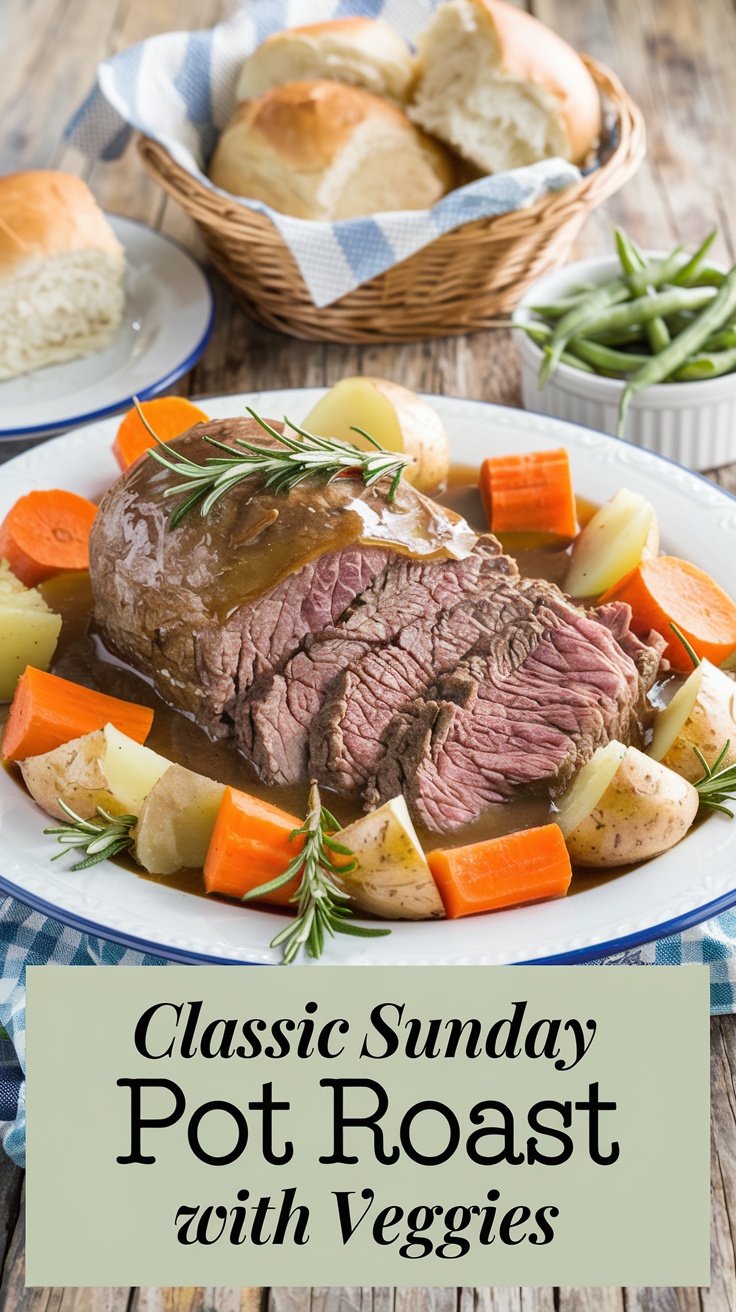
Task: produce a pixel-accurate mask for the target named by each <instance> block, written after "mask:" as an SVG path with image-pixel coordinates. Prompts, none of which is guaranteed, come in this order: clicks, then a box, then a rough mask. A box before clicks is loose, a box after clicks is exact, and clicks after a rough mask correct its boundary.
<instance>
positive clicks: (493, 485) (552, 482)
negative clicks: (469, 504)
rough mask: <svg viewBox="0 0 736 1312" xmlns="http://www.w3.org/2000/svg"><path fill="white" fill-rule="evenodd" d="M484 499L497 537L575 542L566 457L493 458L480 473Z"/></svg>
mask: <svg viewBox="0 0 736 1312" xmlns="http://www.w3.org/2000/svg"><path fill="white" fill-rule="evenodd" d="M479 483H480V495H481V499H482V501H483V508H484V510H485V512H486V517H487V519H488V524H489V527H490V528H491V529H492V530H493V532H494V533H556V534H559V536H560V537H564V538H574V537H575V534H576V533H577V531H578V526H577V522H576V519H575V496H574V493H573V490H572V482H571V480H570V461H569V459H568V455H567V451H566V450H565V449H564V447H560V448H559V450H557V451H530V452H528V453H526V454H524V455H519V456H491V457H489V459H488V460H484V461H483V464H482V465H481V469H480V480H479Z"/></svg>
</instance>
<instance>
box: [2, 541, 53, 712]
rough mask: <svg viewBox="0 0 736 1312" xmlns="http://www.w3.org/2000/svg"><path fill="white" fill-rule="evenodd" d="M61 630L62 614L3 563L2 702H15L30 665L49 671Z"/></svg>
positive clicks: (3, 561)
mask: <svg viewBox="0 0 736 1312" xmlns="http://www.w3.org/2000/svg"><path fill="white" fill-rule="evenodd" d="M60 631H61V615H55V614H54V612H53V611H52V610H51V607H50V606H47V604H46V602H45V601H44V599H43V597H42V596H41V593H40V592H39V591H38V589H37V588H26V587H25V586H24V584H22V583H21V582H20V580H19V579H17V578H16V577H15V575H14V574H13V573H12V572H11V570H10V566H9V565H8V562H7V560H0V701H3V702H5V701H11V700H12V698H13V696H14V694H15V689H16V687H17V684H18V680H19V678H20V676H21V675H22V674H23V672H24V671H25V669H26V666H28V665H33V666H34V667H35V669H37V670H47V669H48V668H49V665H50V664H51V658H52V656H53V654H54V652H55V651H56V644H57V642H58V639H59V633H60Z"/></svg>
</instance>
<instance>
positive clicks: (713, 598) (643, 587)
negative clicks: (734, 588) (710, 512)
mask: <svg viewBox="0 0 736 1312" xmlns="http://www.w3.org/2000/svg"><path fill="white" fill-rule="evenodd" d="M600 600H601V602H605V601H626V602H628V604H629V606H631V610H632V618H631V627H632V629H633V630H634V632H635V633H638V634H640V635H641V636H645V635H646V634H647V633H649V631H650V629H656V631H657V633H661V635H662V637H663V638H666V639H667V648H666V650H665V653H664V654H665V656H666V657H667V659H668V660H669V661H670V662H671V664H672V666H673V667H674V669H676V670H691V669H692V661H691V660H690V657H689V656H688V654H687V652H686V651H685V648H684V647H683V645H682V643H681V642H680V640H679V638H677V637H676V636H675V634H674V632H673V631H672V629H671V628H670V624H671V623H674V624H676V625H677V627H678V628H679V629H680V630H681V632H682V633H683V634H684V636H685V637H686V638H687V641H688V642H689V643H690V646H691V647H692V648H693V651H695V653H696V655H698V656H700V657H703V656H705V657H707V659H708V660H709V661H712V662H713V664H714V665H720V663H721V661H723V660H725V659H726V657H727V656H728V655H730V653H731V652H732V651H733V650H734V647H736V605H735V604H734V602H733V601H732V600H731V598H730V597H729V596H727V595H726V593H725V592H724V591H723V589H722V588H719V587H718V584H717V583H714V582H713V579H712V578H710V576H709V575H708V574H704V573H703V571H702V569H697V568H696V566H695V565H691V564H690V563H689V561H687V560H678V559H677V558H676V557H675V556H656V557H655V558H654V559H653V560H642V561H641V562H640V564H639V565H637V567H636V569H635V570H634V571H633V573H632V574H629V575H628V576H627V577H626V578H625V579H622V580H621V581H620V582H619V583H617V584H616V585H615V586H614V587H613V588H610V589H609V590H608V592H605V593H604V594H603V596H602V597H601V598H600Z"/></svg>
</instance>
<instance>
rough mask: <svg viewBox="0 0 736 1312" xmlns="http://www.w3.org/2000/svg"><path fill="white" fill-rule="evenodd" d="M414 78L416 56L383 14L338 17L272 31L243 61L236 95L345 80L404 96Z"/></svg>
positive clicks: (249, 95)
mask: <svg viewBox="0 0 736 1312" xmlns="http://www.w3.org/2000/svg"><path fill="white" fill-rule="evenodd" d="M413 77H414V57H413V55H412V53H411V51H410V49H409V47H408V45H407V44H406V42H405V41H403V40H402V38H401V37H400V36H399V35H398V34H397V33H396V32H394V30H393V28H391V27H389V26H388V23H384V22H383V21H382V20H381V19H380V18H338V19H336V20H335V21H334V22H331V23H313V24H312V25H311V26H309V27H292V28H289V29H288V30H287V31H285V32H274V34H273V36H270V37H269V38H268V40H267V41H264V42H263V45H261V46H259V47H258V49H257V50H256V51H255V53H254V54H252V55H251V56H250V59H247V60H246V61H245V64H244V65H243V71H242V73H241V74H240V79H239V81H238V86H237V90H236V93H235V94H236V98H237V99H238V100H250V99H251V98H252V97H253V96H262V95H263V93H264V91H271V90H272V88H273V87H281V86H283V85H284V83H285V82H313V81H315V80H317V79H320V80H322V81H330V82H347V83H348V84H349V85H350V86H353V87H362V88H363V90H364V91H370V92H371V93H372V94H373V95H374V96H389V97H390V98H391V99H392V100H397V101H405V100H407V99H408V95H409V90H410V87H411V83H412V80H413Z"/></svg>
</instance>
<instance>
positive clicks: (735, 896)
mask: <svg viewBox="0 0 736 1312" xmlns="http://www.w3.org/2000/svg"><path fill="white" fill-rule="evenodd" d="M0 892H3V893H7V894H8V895H9V896H10V897H13V898H15V900H16V901H17V902H22V903H23V905H24V906H27V907H30V908H31V910H32V911H40V912H41V914H42V915H44V916H49V917H50V919H51V920H57V921H59V923H60V924H62V925H68V926H69V928H70V929H77V930H79V931H80V933H82V934H93V935H94V937H95V938H102V939H104V940H105V942H106V943H115V944H116V945H117V946H118V947H121V948H130V949H132V950H133V951H134V952H142V953H146V954H147V955H148V956H152V957H162V958H163V959H164V960H165V961H172V962H175V963H176V964H177V965H179V966H259V965H262V964H263V965H265V964H266V963H265V962H264V963H262V962H258V961H233V959H232V958H231V957H214V956H209V954H207V953H204V952H201V953H200V952H183V951H181V950H180V949H179V948H173V947H164V946H163V945H162V944H160V943H153V942H151V941H150V940H148V939H145V938H136V937H135V935H133V934H121V933H120V932H119V931H115V930H110V929H108V928H107V927H106V926H105V925H98V924H97V923H96V922H95V921H94V920H85V919H84V918H83V917H81V916H75V915H74V914H73V912H71V911H64V912H63V913H62V914H60V912H59V909H58V908H57V907H55V906H54V905H53V904H52V903H51V902H45V901H44V899H43V898H40V897H34V896H33V895H32V894H28V893H25V892H24V893H23V896H22V897H19V896H18V889H17V887H16V885H14V884H12V883H11V882H10V881H9V880H7V879H3V878H2V877H1V876H0ZM733 906H736V888H735V889H732V890H731V892H730V893H723V894H722V895H721V897H718V898H716V899H715V900H714V901H713V902H707V903H706V904H705V906H702V907H696V908H694V909H693V910H692V911H688V912H686V913H685V914H684V915H682V916H676V917H675V918H674V920H665V921H663V922H662V924H661V925H654V926H652V927H651V928H648V929H641V930H637V932H636V933H635V934H626V935H624V937H623V938H616V939H609V940H608V942H606V943H596V944H595V945H594V946H592V947H589V948H578V949H577V950H576V951H574V952H561V953H560V954H559V955H558V956H553V957H530V958H529V960H528V961H516V962H513V963H510V964H513V965H516V966H576V965H577V966H583V965H585V964H586V963H587V962H590V961H599V960H600V959H601V957H613V956H616V955H617V954H618V953H619V952H626V951H627V949H629V948H636V947H641V946H642V944H644V943H653V942H655V940H657V939H660V938H667V937H668V936H669V935H670V934H680V933H682V931H683V930H685V929H692V928H693V927H694V926H695V925H700V924H702V923H703V921H705V920H712V918H713V916H719V915H720V914H721V912H722V911H728V910H730V908H731V907H733Z"/></svg>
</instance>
